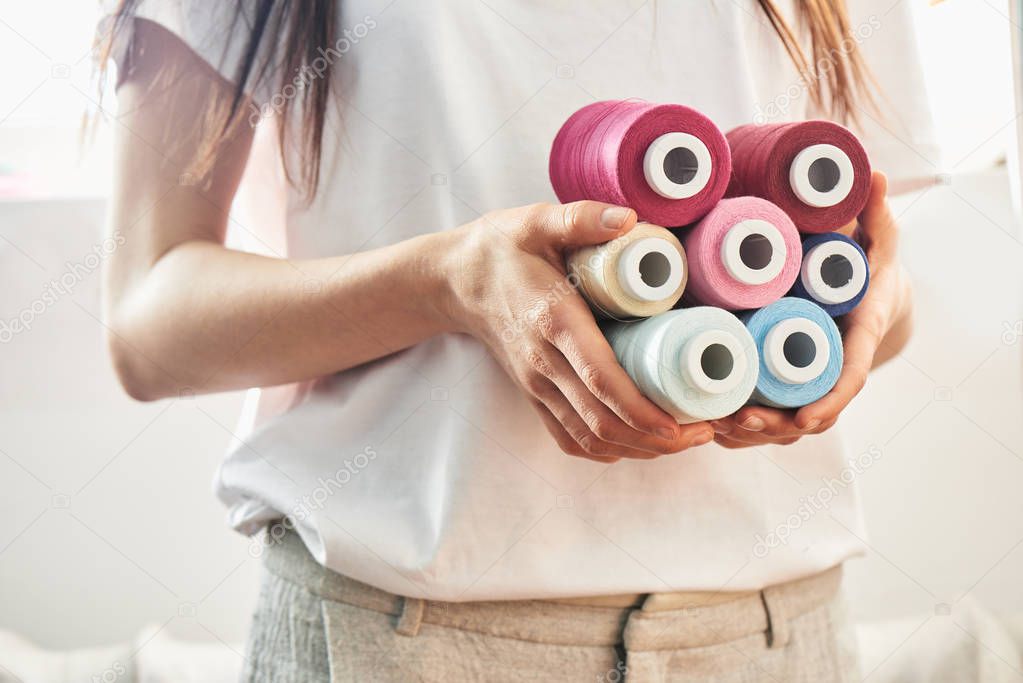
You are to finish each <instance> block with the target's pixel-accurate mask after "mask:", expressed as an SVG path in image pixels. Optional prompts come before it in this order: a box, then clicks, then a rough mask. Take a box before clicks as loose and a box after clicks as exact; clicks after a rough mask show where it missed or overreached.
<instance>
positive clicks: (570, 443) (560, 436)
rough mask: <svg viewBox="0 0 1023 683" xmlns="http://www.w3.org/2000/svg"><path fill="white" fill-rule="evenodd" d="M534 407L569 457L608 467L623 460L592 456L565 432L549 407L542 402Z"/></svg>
mask: <svg viewBox="0 0 1023 683" xmlns="http://www.w3.org/2000/svg"><path fill="white" fill-rule="evenodd" d="M532 403H533V407H534V408H535V409H536V412H537V413H539V414H540V419H541V420H543V423H544V426H545V427H547V431H548V432H550V434H551V436H553V437H554V441H556V442H557V444H558V448H560V449H561V450H562V452H563V453H566V454H567V455H574V456H576V457H579V458H586V459H587V460H593V461H595V462H601V463H604V464H606V465H613V464H614V463H616V462H618V461H619V460H621V458H618V457H615V456H604V455H592V454H590V453H587V452H586V451H584V450H583V447H582V446H580V445H579V443H578V442H577V441H576V440H575V439H573V438H572V435H571V434H569V433H568V431H566V430H565V428H564V427H563V426H562V425H561V423H560V422H558V418H556V417H555V416H554V413H552V412H551V411H550V410H548V408H547V406H545V405H544V404H543V403H542V402H541V401H536V400H534V401H532Z"/></svg>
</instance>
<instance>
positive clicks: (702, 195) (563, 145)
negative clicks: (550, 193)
mask: <svg viewBox="0 0 1023 683" xmlns="http://www.w3.org/2000/svg"><path fill="white" fill-rule="evenodd" d="M731 173H732V162H731V154H730V152H729V150H728V142H727V141H726V140H725V136H724V135H723V134H722V133H721V131H720V130H719V129H718V127H717V126H715V125H714V123H713V122H712V121H711V120H710V119H708V118H707V117H706V116H704V115H703V114H701V113H700V112H698V111H696V110H695V109H691V108H689V107H686V106H683V105H680V104H651V103H650V102H645V101H643V100H608V101H604V102H595V103H593V104H590V105H587V106H585V107H583V108H582V109H580V110H579V111H577V112H575V113H574V114H572V116H570V117H569V118H568V120H567V121H565V123H564V125H562V127H561V130H559V131H558V134H557V136H556V137H555V138H554V143H553V144H552V145H551V158H550V176H551V185H552V186H553V187H554V192H555V194H557V195H558V199H559V200H560V201H562V202H574V201H579V200H582V199H590V200H595V201H602V202H607V203H609V204H617V205H621V206H628V207H631V208H633V209H635V210H636V213H637V214H638V215H639V218H640V220H643V221H648V222H650V223H654V224H657V225H666V226H670V227H674V226H679V225H686V224H688V223H692V222H694V221H696V220H698V219H699V218H701V217H702V216H704V215H705V214H706V213H707V212H708V211H710V209H711V208H712V207H713V206H714V205H715V204H716V203H717V202H718V200H719V199H721V197H723V196H724V193H725V189H726V188H727V187H728V179H729V177H730V176H731Z"/></svg>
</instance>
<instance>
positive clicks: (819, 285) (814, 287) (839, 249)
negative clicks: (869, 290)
mask: <svg viewBox="0 0 1023 683" xmlns="http://www.w3.org/2000/svg"><path fill="white" fill-rule="evenodd" d="M831 256H840V257H842V258H844V259H845V260H846V261H848V262H849V265H850V266H852V277H851V278H849V281H848V282H847V283H845V284H844V285H842V286H841V287H833V286H832V285H830V284H828V283H827V281H825V279H824V276H823V274H822V268H823V267H824V262H825V261H826V260H827V259H828V258H829V257H831ZM799 279H800V281H801V282H802V283H803V287H804V288H805V289H806V291H807V292H808V293H809V294H810V296H812V297H813V298H814V299H815V300H817V301H819V302H821V303H823V304H841V303H845V302H846V301H849V300H850V299H852V298H853V297H855V296H856V295H857V294H859V293H860V290H861V289H863V285H864V284H865V283H866V282H867V264H866V262H865V261H864V260H863V256H862V255H861V254H860V252H859V250H857V249H856V247H854V246H853V245H851V244H849V243H848V242H843V241H842V240H831V241H830V242H822V243H820V244H818V245H817V246H815V247H813V248H811V249H810V250H809V251H808V252H806V254H805V255H804V256H803V265H802V266H801V267H800V270H799Z"/></svg>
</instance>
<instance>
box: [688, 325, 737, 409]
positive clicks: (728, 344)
mask: <svg viewBox="0 0 1023 683" xmlns="http://www.w3.org/2000/svg"><path fill="white" fill-rule="evenodd" d="M712 347H713V348H712ZM721 347H723V348H721ZM705 353H710V354H715V355H718V357H719V358H720V357H722V356H723V360H728V356H729V355H730V356H731V359H730V360H731V367H726V368H725V370H727V372H722V373H713V374H714V375H715V376H711V375H710V374H708V373H707V370H706V369H705V368H704V361H705V360H706V361H708V362H710V363H714V361H715V358H713V357H711V358H705ZM680 361H681V365H682V376H683V377H685V379H686V381H688V382H689V383H690V384H692V385H693V386H694V387H696V388H697V389H699V390H700V391H703V392H705V393H708V394H724V393H727V392H729V391H731V390H732V389H734V388H735V387H737V386H738V385H739V384H740V383H741V382H742V379H743V377H744V376H745V374H746V355H745V354H744V353H743V349H742V344H741V343H740V342H739V340H738V339H736V337H735V335H733V334H731V333H729V332H725V331H724V330H705V331H704V332H701V333H699V334H698V335H696V336H695V337H693V338H692V339H690V340H689V341H688V342H686V345H685V349H684V350H683V352H682V358H681V359H680Z"/></svg>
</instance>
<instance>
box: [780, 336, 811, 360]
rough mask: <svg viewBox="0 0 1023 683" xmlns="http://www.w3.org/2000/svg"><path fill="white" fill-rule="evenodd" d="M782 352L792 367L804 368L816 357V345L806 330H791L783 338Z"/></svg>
mask: <svg viewBox="0 0 1023 683" xmlns="http://www.w3.org/2000/svg"><path fill="white" fill-rule="evenodd" d="M782 353H783V354H784V355H785V360H786V361H788V363H789V365H791V366H792V367H795V368H805V367H806V366H808V365H810V363H812V362H813V361H814V359H815V358H817V345H816V344H814V342H813V339H812V338H811V337H810V335H808V334H807V333H806V332H793V333H792V334H790V335H789V336H788V337H786V338H785V343H784V344H783V345H782Z"/></svg>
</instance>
